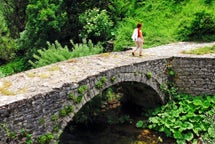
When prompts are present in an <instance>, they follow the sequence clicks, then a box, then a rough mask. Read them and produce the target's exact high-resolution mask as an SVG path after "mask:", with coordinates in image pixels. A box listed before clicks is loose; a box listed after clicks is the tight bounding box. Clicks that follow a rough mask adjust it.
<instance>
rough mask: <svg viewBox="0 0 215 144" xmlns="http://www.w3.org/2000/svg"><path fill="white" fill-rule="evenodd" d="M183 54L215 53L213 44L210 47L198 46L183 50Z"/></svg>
mask: <svg viewBox="0 0 215 144" xmlns="http://www.w3.org/2000/svg"><path fill="white" fill-rule="evenodd" d="M183 53H184V54H197V55H203V54H214V53H215V45H214V46H212V47H203V48H198V49H194V50H190V51H183Z"/></svg>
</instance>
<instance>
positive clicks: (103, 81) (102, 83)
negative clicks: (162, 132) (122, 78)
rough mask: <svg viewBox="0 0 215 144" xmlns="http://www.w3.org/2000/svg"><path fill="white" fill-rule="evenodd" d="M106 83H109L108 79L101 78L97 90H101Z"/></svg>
mask: <svg viewBox="0 0 215 144" xmlns="http://www.w3.org/2000/svg"><path fill="white" fill-rule="evenodd" d="M106 82H107V78H106V77H104V76H103V77H101V78H100V80H99V81H98V82H97V83H96V88H97V89H101V88H102V87H103V86H104V84H105V83H106Z"/></svg>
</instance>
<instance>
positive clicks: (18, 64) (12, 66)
mask: <svg viewBox="0 0 215 144" xmlns="http://www.w3.org/2000/svg"><path fill="white" fill-rule="evenodd" d="M25 66H26V64H25V60H24V59H14V60H13V61H11V62H9V63H7V64H6V65H2V66H1V67H0V71H1V72H2V75H3V76H7V75H11V74H14V73H18V72H21V71H23V70H25V69H26V67H25Z"/></svg>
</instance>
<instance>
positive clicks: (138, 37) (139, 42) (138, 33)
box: [131, 23, 144, 56]
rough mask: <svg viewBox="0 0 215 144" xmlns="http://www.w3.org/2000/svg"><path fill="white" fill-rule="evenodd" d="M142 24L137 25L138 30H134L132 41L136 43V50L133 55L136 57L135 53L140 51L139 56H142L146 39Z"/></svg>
mask: <svg viewBox="0 0 215 144" xmlns="http://www.w3.org/2000/svg"><path fill="white" fill-rule="evenodd" d="M141 29H142V23H138V24H137V28H135V29H134V32H133V34H132V37H131V38H132V40H133V41H135V43H136V48H135V50H134V51H133V52H132V55H133V56H135V52H136V51H137V50H138V49H139V56H142V49H143V43H144V38H143V35H142V30H141Z"/></svg>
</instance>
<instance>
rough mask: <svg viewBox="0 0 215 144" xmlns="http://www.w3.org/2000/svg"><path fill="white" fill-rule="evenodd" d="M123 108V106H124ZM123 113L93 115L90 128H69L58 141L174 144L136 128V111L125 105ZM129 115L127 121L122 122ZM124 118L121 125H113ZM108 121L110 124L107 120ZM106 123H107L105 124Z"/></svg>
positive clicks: (118, 110) (63, 143)
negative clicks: (94, 116)
mask: <svg viewBox="0 0 215 144" xmlns="http://www.w3.org/2000/svg"><path fill="white" fill-rule="evenodd" d="M124 106H125V105H124ZM125 107H126V110H125V109H123V110H122V107H121V106H119V107H117V108H113V109H111V110H108V111H105V112H103V113H102V114H101V113H100V115H99V116H98V115H97V118H96V119H95V121H93V122H92V123H90V124H87V125H86V124H74V123H71V124H69V125H68V126H67V127H66V128H65V130H64V132H63V134H62V136H61V140H60V144H176V142H175V140H174V139H171V138H168V137H166V136H165V134H162V133H158V132H155V131H152V130H149V129H138V128H136V126H135V125H136V122H137V121H138V120H143V119H145V120H146V119H147V118H146V117H144V116H141V114H140V111H138V109H139V108H134V107H133V106H131V105H126V106H125ZM125 114H126V116H128V115H129V118H127V119H126V118H125ZM122 115H124V122H123V123H119V122H117V123H114V122H116V121H117V120H118V119H120V117H122ZM109 117H111V120H110V119H109V120H107V119H108V118H109ZM107 121H109V122H108V123H107Z"/></svg>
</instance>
